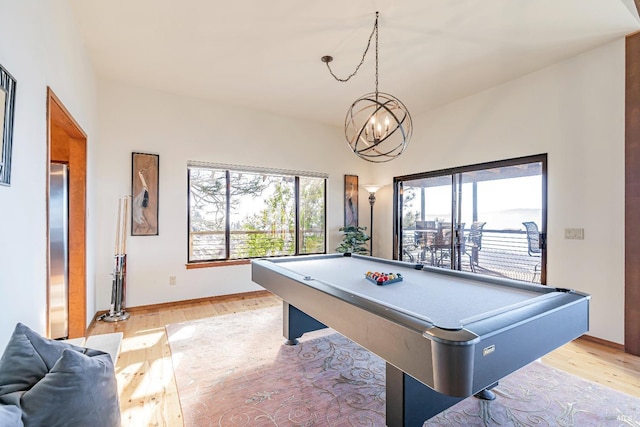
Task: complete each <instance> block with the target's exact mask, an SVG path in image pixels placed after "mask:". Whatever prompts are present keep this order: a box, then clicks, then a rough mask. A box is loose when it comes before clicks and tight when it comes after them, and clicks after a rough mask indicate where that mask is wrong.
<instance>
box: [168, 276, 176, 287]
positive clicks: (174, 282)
mask: <svg viewBox="0 0 640 427" xmlns="http://www.w3.org/2000/svg"><path fill="white" fill-rule="evenodd" d="M169 285H171V286H175V285H176V276H169Z"/></svg>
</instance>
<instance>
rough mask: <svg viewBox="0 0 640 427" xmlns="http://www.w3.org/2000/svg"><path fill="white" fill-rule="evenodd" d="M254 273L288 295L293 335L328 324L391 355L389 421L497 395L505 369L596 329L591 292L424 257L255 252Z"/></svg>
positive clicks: (287, 324) (398, 422) (287, 328)
mask: <svg viewBox="0 0 640 427" xmlns="http://www.w3.org/2000/svg"><path fill="white" fill-rule="evenodd" d="M367 272H381V273H394V274H400V275H401V276H402V280H401V281H397V282H395V283H385V284H382V285H378V284H377V283H374V282H372V281H370V280H368V279H367V278H366V277H365V274H366V273H367ZM251 274H252V280H253V281H254V282H256V283H257V284H259V285H261V286H262V287H264V288H265V289H267V290H269V291H271V292H272V293H274V294H275V295H278V296H279V297H280V298H282V300H283V316H284V317H283V320H284V321H283V334H284V337H285V338H286V339H287V343H288V344H296V343H297V338H300V337H301V336H302V334H304V333H305V332H310V331H314V330H317V329H321V328H325V327H330V328H332V329H334V330H335V331H337V332H339V333H341V334H343V335H344V336H346V337H348V338H350V339H351V340H353V341H355V342H357V343H358V344H360V345H362V346H363V347H365V348H366V349H368V350H369V351H371V352H373V353H375V354H377V355H378V356H380V357H381V358H383V359H384V360H385V361H386V399H387V403H386V419H387V425H388V426H390V427H396V426H405V427H408V426H411V427H413V426H421V425H422V422H424V421H425V420H427V419H429V418H431V417H432V416H434V415H436V414H438V413H440V412H442V411H443V410H444V409H446V408H448V407H450V406H452V405H454V404H456V403H457V402H459V401H460V400H462V399H464V398H467V397H469V396H471V395H474V394H475V395H478V396H480V395H482V396H483V397H485V398H491V393H490V392H488V390H490V389H491V388H493V387H494V386H495V385H496V384H497V383H498V381H499V380H500V379H501V378H503V377H505V376H507V375H509V374H510V373H512V372H514V371H516V370H518V369H519V368H521V367H523V366H525V365H526V364H528V363H530V362H532V361H534V360H536V359H538V358H540V357H542V356H544V355H545V354H547V353H548V352H550V351H552V350H554V349H556V348H558V347H560V346H562V345H563V344H565V343H567V342H569V341H571V340H573V339H575V338H577V337H579V336H580V335H582V334H584V333H585V332H587V331H588V329H589V300H590V296H589V295H587V294H584V293H580V292H577V291H574V290H570V289H558V288H553V287H550V286H542V285H537V284H532V283H525V282H518V281H513V280H507V279H501V278H495V277H488V276H481V275H477V274H473V273H465V272H460V271H453V270H448V269H440V268H433V267H428V266H423V265H421V264H412V263H408V262H402V261H392V260H386V259H381V258H373V257H368V256H362V255H355V254H354V255H351V254H338V253H336V254H328V255H312V256H297V257H286V258H285V257H283V258H269V259H259V260H254V261H252V265H251Z"/></svg>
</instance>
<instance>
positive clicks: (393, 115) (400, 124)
mask: <svg viewBox="0 0 640 427" xmlns="http://www.w3.org/2000/svg"><path fill="white" fill-rule="evenodd" d="M378 15H379V13H378V12H376V21H375V24H374V25H373V31H372V32H371V35H370V36H369V41H368V43H367V47H366V49H365V50H364V53H363V54H362V60H361V61H360V64H358V66H357V67H356V69H355V71H354V72H353V73H351V75H349V76H348V77H347V78H339V77H338V76H336V75H335V74H334V72H333V70H331V66H330V65H329V63H330V62H331V61H333V57H332V56H329V55H326V56H323V57H322V58H321V61H322V62H324V63H325V64H326V65H327V68H328V69H329V72H330V73H331V75H332V76H333V77H334V78H335V79H336V80H338V81H340V82H347V81H349V79H351V77H353V76H355V75H356V74H357V72H358V70H359V69H360V66H361V65H362V63H363V62H364V59H365V57H366V56H367V52H368V51H369V47H370V46H371V40H372V38H373V35H374V34H375V36H376V40H375V45H376V89H375V92H371V93H368V94H366V95H363V96H361V97H360V98H358V99H356V100H355V101H354V102H353V104H351V108H349V111H348V112H347V116H346V118H345V121H344V132H345V136H346V138H347V144H349V148H351V151H353V152H354V153H355V154H356V155H357V156H359V157H360V158H362V159H364V160H367V161H369V162H374V163H382V162H388V161H389V160H393V159H395V158H396V157H398V156H399V155H400V154H402V153H403V152H404V150H405V148H406V147H407V144H408V143H409V140H410V139H411V133H412V131H413V126H412V123H411V115H410V114H409V110H407V107H405V105H404V104H403V103H402V101H400V100H399V99H398V98H396V97H395V96H393V95H389V94H388V93H383V92H379V91H378Z"/></svg>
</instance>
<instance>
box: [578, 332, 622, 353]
mask: <svg viewBox="0 0 640 427" xmlns="http://www.w3.org/2000/svg"><path fill="white" fill-rule="evenodd" d="M578 339H579V340H584V341H590V342H592V343H596V344H600V345H603V346H605V347H609V348H612V349H614V350H618V351H621V352H623V353H624V345H623V344H618V343H615V342H613V341H607V340H603V339H602V338H596V337H592V336H591V335H583V336H581V337H580V338H578Z"/></svg>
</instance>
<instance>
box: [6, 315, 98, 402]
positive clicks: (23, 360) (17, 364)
mask: <svg viewBox="0 0 640 427" xmlns="http://www.w3.org/2000/svg"><path fill="white" fill-rule="evenodd" d="M65 349H72V350H75V351H79V352H83V351H85V350H86V349H84V348H82V347H78V346H75V345H71V344H67V343H64V342H60V341H54V340H49V339H46V338H43V337H42V336H40V334H38V333H37V332H34V331H33V330H31V329H29V328H28V327H27V326H25V325H23V324H22V323H18V324H17V325H16V327H15V329H14V331H13V334H12V335H11V338H10V339H9V343H8V344H7V347H6V348H5V351H4V354H3V355H2V358H1V359H0V403H11V402H5V401H3V398H2V397H3V396H5V395H8V394H10V393H13V392H16V391H25V390H28V389H30V388H31V387H33V385H34V384H36V383H37V382H38V381H40V379H42V378H43V377H44V376H45V375H46V374H47V372H49V370H50V369H51V368H52V367H53V365H54V364H55V363H56V362H57V361H58V359H59V358H60V356H62V351H63V350H65Z"/></svg>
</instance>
